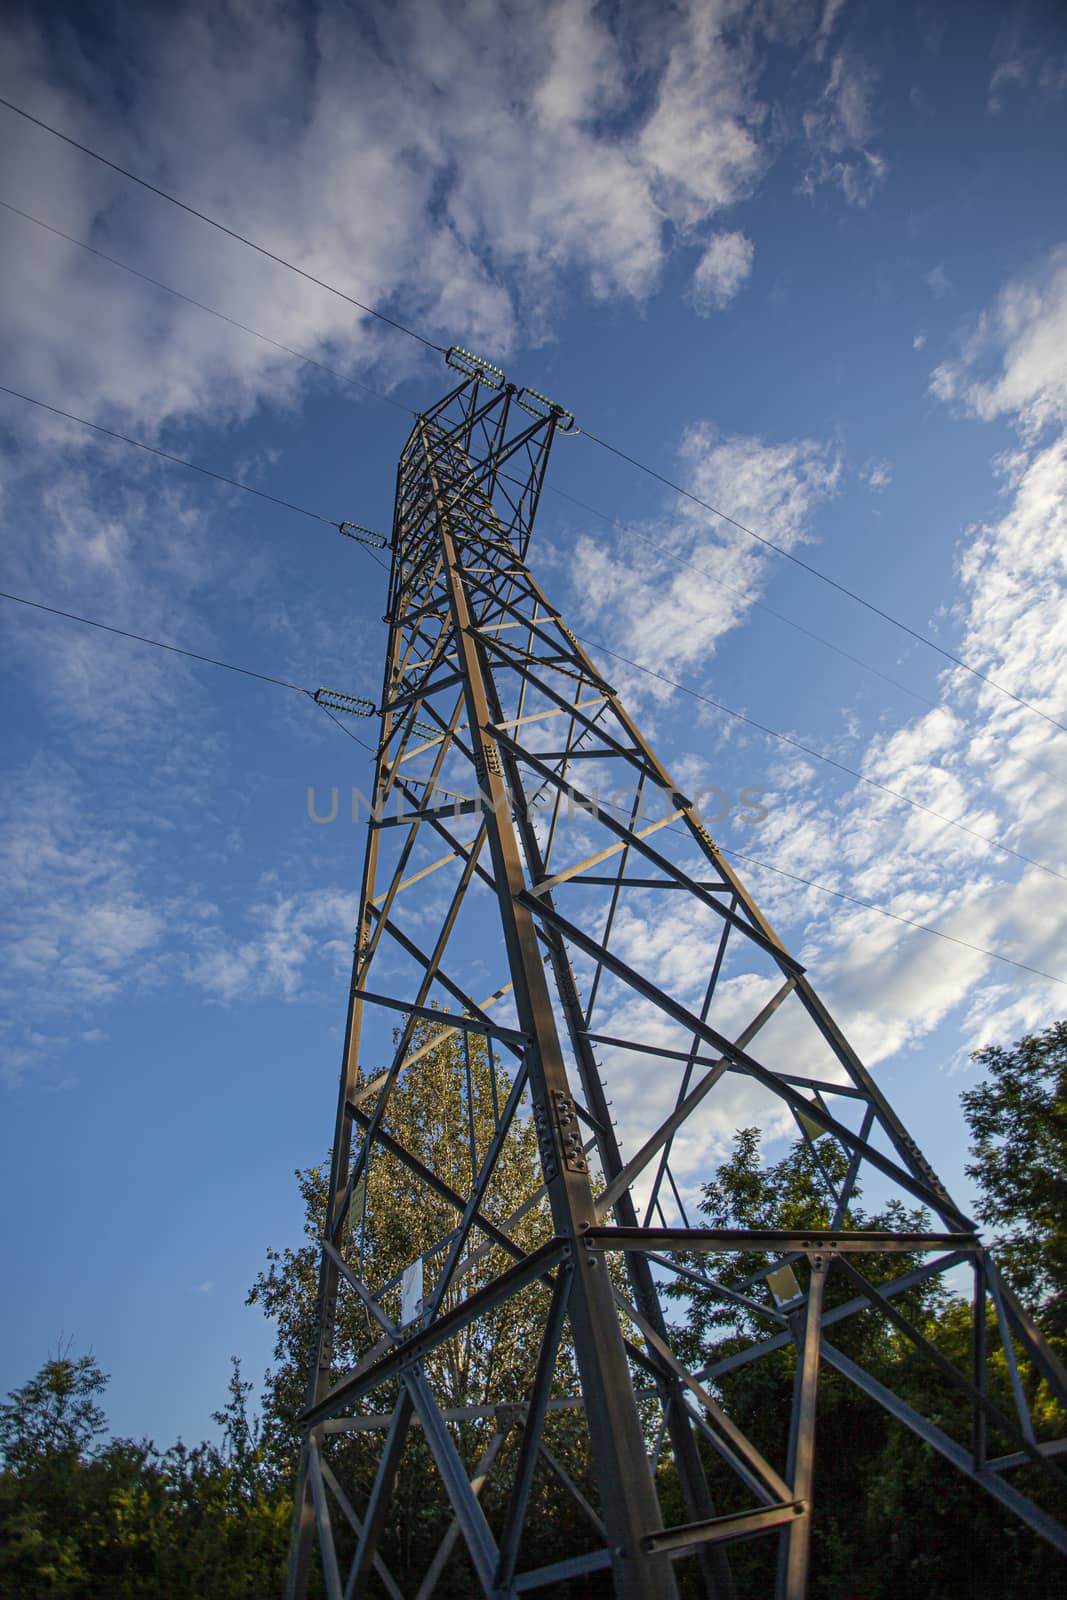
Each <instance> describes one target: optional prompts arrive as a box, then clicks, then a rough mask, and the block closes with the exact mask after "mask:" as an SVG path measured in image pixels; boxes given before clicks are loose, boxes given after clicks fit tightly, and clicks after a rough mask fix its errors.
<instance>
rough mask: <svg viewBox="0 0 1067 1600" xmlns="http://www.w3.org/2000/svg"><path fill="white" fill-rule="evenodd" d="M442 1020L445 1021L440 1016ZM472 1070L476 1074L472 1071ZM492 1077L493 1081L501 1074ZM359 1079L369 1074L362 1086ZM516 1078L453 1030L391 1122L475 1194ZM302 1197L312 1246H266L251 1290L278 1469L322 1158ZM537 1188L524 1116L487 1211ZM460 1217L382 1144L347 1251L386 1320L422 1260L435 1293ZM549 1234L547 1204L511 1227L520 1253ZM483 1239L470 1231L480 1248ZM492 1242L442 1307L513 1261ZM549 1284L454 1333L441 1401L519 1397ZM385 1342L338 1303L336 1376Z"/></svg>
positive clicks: (288, 1438) (441, 1368) (368, 1320)
mask: <svg viewBox="0 0 1067 1600" xmlns="http://www.w3.org/2000/svg"><path fill="white" fill-rule="evenodd" d="M442 1020H447V1019H445V1018H443V1019H442ZM439 1032H440V1029H439V1026H438V1025H436V1024H433V1023H422V1024H420V1025H419V1026H418V1028H417V1029H416V1032H415V1036H414V1038H413V1040H412V1045H411V1049H412V1052H413V1053H414V1052H415V1051H417V1050H419V1049H421V1048H423V1047H424V1046H425V1045H427V1044H428V1043H429V1041H430V1040H431V1039H432V1038H433V1037H434V1035H435V1034H437V1033H439ZM468 1068H469V1072H468ZM494 1080H495V1082H494ZM364 1081H365V1080H364ZM510 1088H511V1083H510V1080H509V1078H508V1075H507V1073H506V1072H505V1071H503V1069H502V1068H501V1066H500V1064H499V1063H498V1062H497V1063H495V1064H494V1067H493V1070H492V1071H491V1070H490V1063H489V1058H488V1054H487V1051H486V1047H485V1042H484V1039H482V1038H481V1037H480V1036H477V1035H475V1036H472V1038H471V1040H470V1045H469V1056H468V1051H467V1049H465V1047H464V1044H463V1040H462V1038H461V1037H460V1036H458V1035H453V1036H452V1037H451V1038H448V1039H446V1040H444V1041H443V1042H442V1043H440V1044H438V1045H436V1046H435V1047H434V1048H433V1049H431V1050H429V1051H427V1053H426V1054H424V1055H423V1056H422V1057H421V1059H420V1060H419V1061H418V1063H417V1066H416V1067H415V1068H414V1069H412V1070H409V1071H407V1072H406V1073H405V1074H404V1075H403V1076H402V1078H401V1079H400V1081H399V1083H398V1085H397V1087H396V1088H395V1090H394V1091H393V1094H392V1097H391V1099H390V1101H389V1108H388V1115H387V1117H386V1121H385V1127H386V1130H387V1131H388V1133H389V1134H390V1135H391V1136H392V1138H393V1139H395V1140H396V1141H398V1142H399V1143H400V1144H402V1145H403V1146H404V1147H405V1148H406V1149H407V1150H409V1151H410V1152H411V1153H412V1154H413V1155H415V1156H416V1157H417V1158H418V1159H419V1160H421V1161H422V1162H424V1163H425V1165H426V1166H428V1167H431V1168H432V1169H433V1171H434V1172H435V1173H436V1174H437V1175H438V1176H439V1177H440V1178H442V1179H443V1180H444V1182H445V1183H446V1184H448V1186H449V1187H450V1188H451V1189H452V1190H454V1191H455V1192H456V1193H458V1194H461V1195H463V1196H466V1195H467V1194H468V1193H469V1192H470V1187H471V1181H472V1177H471V1174H472V1164H473V1166H475V1167H477V1166H480V1164H481V1161H482V1160H483V1159H484V1156H485V1152H486V1150H487V1149H488V1146H489V1142H490V1140H491V1139H492V1137H493V1135H494V1133H495V1132H496V1116H495V1113H494V1106H501V1107H502V1106H503V1104H504V1102H505V1100H506V1098H507V1095H508V1093H509V1091H510ZM472 1146H473V1151H472ZM296 1176H297V1181H298V1183H299V1186H300V1195H301V1199H302V1201H303V1205H304V1233H305V1236H306V1238H307V1241H308V1242H307V1243H306V1244H305V1245H303V1246H302V1247H301V1248H300V1249H298V1250H291V1249H288V1250H283V1251H276V1250H271V1251H269V1252H268V1262H269V1266H268V1268H267V1270H266V1271H265V1272H261V1273H260V1274H259V1276H258V1277H257V1279H256V1281H255V1283H254V1284H253V1286H252V1289H251V1290H250V1292H249V1295H248V1303H249V1304H250V1305H259V1306H261V1307H262V1309H263V1311H264V1313H265V1315H267V1316H268V1317H270V1318H272V1319H273V1320H274V1321H275V1324H276V1339H275V1347H274V1355H275V1362H276V1365H275V1367H274V1370H273V1371H272V1372H271V1373H269V1374H268V1377H267V1410H266V1440H267V1444H268V1447H269V1449H270V1450H271V1451H272V1453H273V1458H274V1460H275V1462H276V1464H277V1466H278V1469H279V1470H280V1471H286V1470H290V1469H291V1467H292V1466H293V1464H294V1462H295V1448H296V1438H297V1431H296V1426H295V1419H296V1416H297V1415H298V1414H299V1412H300V1410H301V1409H302V1407H303V1404H304V1398H305V1385H306V1382H307V1372H308V1366H309V1362H310V1358H311V1351H310V1345H309V1340H310V1336H311V1329H312V1326H313V1322H314V1309H315V1297H316V1290H317V1281H318V1280H317V1262H318V1241H319V1240H320V1238H321V1237H322V1233H323V1230H324V1228H325V1221H326V1209H327V1199H328V1194H327V1190H328V1182H329V1168H328V1164H325V1163H324V1164H323V1165H321V1166H316V1167H310V1168H308V1169H307V1170H306V1171H304V1172H298V1173H297V1174H296ZM539 1183H540V1164H539V1160H538V1155H537V1141H536V1137H535V1135H534V1131H533V1128H532V1126H531V1123H530V1121H529V1119H528V1118H523V1119H521V1120H520V1119H518V1118H517V1119H516V1120H515V1122H514V1123H513V1124H512V1127H511V1130H510V1132H509V1134H508V1137H507V1138H506V1140H505V1141H504V1146H503V1149H502V1151H501V1153H500V1156H499V1159H498V1162H497V1166H496V1173H495V1177H494V1181H493V1184H492V1187H491V1188H490V1190H489V1191H488V1193H487V1195H486V1197H485V1202H484V1205H483V1206H482V1211H483V1212H484V1214H485V1215H487V1216H488V1217H489V1218H490V1220H492V1221H493V1222H496V1223H498V1224H502V1223H504V1222H505V1221H506V1220H507V1218H508V1217H510V1216H511V1215H512V1214H513V1213H514V1212H515V1211H517V1210H518V1209H519V1207H520V1206H521V1205H522V1204H523V1202H524V1201H526V1200H527V1199H528V1198H529V1196H530V1194H531V1192H532V1191H533V1190H534V1189H535V1188H536V1187H537V1185H538V1184H539ZM458 1220H459V1218H458V1214H457V1212H456V1210H455V1208H454V1207H453V1206H452V1205H450V1204H449V1202H448V1201H447V1200H445V1199H443V1198H442V1197H441V1196H440V1195H436V1194H434V1193H433V1192H432V1191H430V1190H429V1189H428V1188H427V1187H426V1185H425V1184H424V1183H422V1182H420V1180H419V1179H418V1178H417V1176H416V1175H415V1174H414V1173H413V1172H411V1171H410V1170H409V1169H408V1168H407V1167H406V1166H404V1165H403V1163H401V1162H400V1161H399V1160H397V1159H396V1158H395V1157H394V1156H391V1155H390V1154H388V1152H386V1151H384V1150H382V1149H381V1148H380V1147H378V1148H376V1149H375V1152H374V1154H373V1156H372V1159H371V1162H370V1166H369V1171H368V1177H367V1184H366V1204H365V1206H360V1207H353V1214H352V1215H351V1216H350V1219H349V1224H350V1225H349V1230H348V1241H347V1254H348V1258H349V1260H350V1263H351V1265H352V1267H353V1270H354V1271H356V1272H357V1273H358V1274H359V1276H360V1277H362V1278H363V1279H364V1280H365V1281H366V1282H368V1283H369V1284H370V1285H371V1286H372V1288H374V1289H377V1288H379V1287H380V1286H383V1285H387V1284H390V1283H392V1285H393V1287H392V1288H391V1289H388V1290H387V1291H386V1292H385V1293H384V1294H383V1296H382V1302H381V1303H382V1307H383V1309H384V1310H385V1311H386V1313H387V1314H389V1315H391V1316H393V1317H397V1316H398V1315H399V1310H400V1289H399V1277H400V1274H401V1273H402V1272H403V1270H404V1269H405V1268H406V1267H407V1266H408V1265H409V1264H410V1263H411V1262H412V1261H413V1260H415V1258H416V1257H418V1256H423V1257H425V1258H426V1263H425V1286H426V1289H427V1292H429V1290H430V1288H431V1286H432V1284H433V1282H434V1279H435V1277H436V1274H437V1271H438V1269H439V1267H440V1266H441V1264H442V1263H443V1260H444V1254H443V1252H442V1253H435V1254H433V1255H430V1254H428V1253H429V1252H431V1251H432V1250H433V1247H434V1246H435V1245H437V1244H438V1243H439V1242H440V1240H441V1239H442V1238H443V1237H444V1236H445V1235H447V1234H448V1233H449V1231H450V1230H451V1229H452V1228H454V1226H455V1224H456V1223H457V1221H458ZM547 1229H548V1224H547V1222H546V1204H545V1202H543V1201H542V1202H539V1203H538V1204H537V1205H535V1206H534V1207H532V1208H531V1210H530V1211H528V1212H527V1213H526V1215H525V1216H524V1217H522V1218H521V1219H520V1220H519V1221H517V1222H516V1223H515V1224H513V1225H512V1226H511V1227H510V1228H509V1230H508V1231H509V1232H510V1234H511V1236H512V1237H513V1238H514V1239H515V1240H516V1242H517V1243H518V1244H520V1245H521V1246H522V1247H523V1248H524V1249H529V1248H532V1246H533V1245H534V1244H535V1243H536V1242H538V1240H540V1239H541V1238H543V1237H544V1236H545V1234H546V1231H547ZM484 1243H485V1236H484V1235H483V1234H482V1233H480V1232H479V1230H478V1229H477V1228H476V1229H475V1230H474V1231H473V1232H472V1234H471V1238H470V1248H471V1250H472V1251H474V1250H478V1249H479V1248H480V1247H481V1246H482V1245H483V1244H484ZM509 1259H510V1258H509V1257H508V1256H507V1255H506V1254H505V1253H504V1251H503V1250H501V1249H500V1248H499V1247H497V1246H493V1247H491V1248H489V1249H487V1250H486V1251H485V1253H484V1255H482V1256H481V1257H480V1259H479V1260H478V1261H477V1262H476V1263H474V1264H473V1265H472V1266H471V1267H470V1268H469V1269H468V1270H465V1271H462V1275H460V1276H457V1278H456V1279H455V1281H454V1283H453V1285H452V1287H451V1288H450V1289H449V1291H448V1293H447V1294H446V1296H445V1299H444V1302H443V1306H444V1309H445V1310H448V1309H449V1308H450V1307H451V1306H453V1305H455V1304H457V1303H459V1302H460V1301H462V1300H464V1299H466V1298H467V1297H468V1296H469V1295H471V1294H473V1293H474V1291H475V1290H476V1289H478V1288H479V1287H480V1286H481V1285H482V1284H484V1283H487V1282H488V1281H489V1280H490V1279H491V1278H494V1277H496V1276H497V1275H498V1274H499V1273H500V1272H501V1271H502V1270H503V1269H504V1267H506V1266H507V1265H508V1264H509ZM544 1300H545V1291H544V1290H543V1289H542V1288H541V1287H540V1286H538V1285H535V1286H533V1287H532V1288H531V1289H529V1290H527V1291H525V1292H524V1293H522V1294H520V1295H517V1296H515V1297H513V1298H512V1299H511V1300H509V1301H507V1302H506V1303H505V1304H504V1305H502V1306H500V1307H499V1308H498V1309H497V1310H496V1311H495V1312H494V1313H493V1314H492V1316H490V1317H489V1318H487V1319H484V1320H480V1321H479V1322H478V1323H477V1324H476V1325H472V1326H470V1327H468V1328H467V1329H465V1330H464V1331H463V1332H462V1333H460V1334H458V1335H457V1336H456V1337H455V1338H454V1339H450V1340H448V1341H447V1342H446V1343H444V1344H443V1345H441V1346H439V1347H438V1349H437V1350H436V1351H435V1352H433V1354H432V1355H431V1357H430V1358H429V1359H428V1361H427V1369H428V1371H429V1373H430V1375H431V1378H432V1381H433V1385H434V1389H435V1392H436V1393H437V1395H438V1396H439V1398H440V1399H441V1402H442V1404H445V1405H453V1406H463V1405H473V1404H478V1403H481V1402H483V1401H485V1400H487V1399H489V1398H490V1397H492V1398H494V1399H498V1400H509V1399H518V1398H520V1396H521V1395H522V1394H523V1393H524V1392H525V1389H526V1388H527V1387H528V1385H529V1382H530V1380H531V1379H532V1376H533V1361H534V1359H535V1355H536V1350H535V1348H534V1347H533V1345H532V1344H531V1341H530V1339H529V1337H528V1335H529V1332H530V1329H531V1325H532V1319H534V1318H540V1317H541V1316H543V1313H544V1304H543V1302H544ZM380 1337H381V1328H380V1326H379V1324H378V1323H377V1321H376V1320H375V1319H374V1318H373V1316H372V1315H371V1313H370V1312H369V1311H368V1310H367V1309H366V1308H365V1307H364V1306H362V1305H361V1304H360V1303H359V1302H358V1301H357V1300H356V1299H355V1297H354V1296H353V1295H350V1294H344V1295H342V1297H341V1300H340V1302H339V1305H338V1318H337V1327H336V1336H335V1349H334V1360H335V1366H336V1368H337V1370H338V1372H342V1371H345V1370H347V1369H349V1368H351V1367H352V1366H354V1365H355V1364H356V1362H357V1361H358V1360H359V1358H360V1356H362V1355H363V1354H364V1353H365V1352H366V1351H367V1350H369V1349H370V1348H371V1347H372V1346H373V1345H374V1344H375V1343H377V1341H378V1339H379V1338H380Z"/></svg>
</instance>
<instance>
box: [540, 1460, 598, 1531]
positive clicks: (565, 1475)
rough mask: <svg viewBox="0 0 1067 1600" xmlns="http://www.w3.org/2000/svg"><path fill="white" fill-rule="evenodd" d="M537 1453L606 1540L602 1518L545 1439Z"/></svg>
mask: <svg viewBox="0 0 1067 1600" xmlns="http://www.w3.org/2000/svg"><path fill="white" fill-rule="evenodd" d="M537 1453H538V1455H539V1456H540V1457H541V1460H542V1461H543V1462H544V1463H545V1466H546V1467H547V1468H548V1470H549V1471H550V1472H551V1473H552V1475H553V1477H555V1478H558V1480H559V1482H560V1483H561V1484H562V1485H563V1487H564V1489H566V1491H567V1493H568V1494H569V1495H570V1497H571V1499H572V1500H573V1501H574V1503H575V1505H576V1506H577V1507H578V1509H579V1511H580V1512H581V1513H582V1514H583V1516H585V1517H586V1518H587V1520H588V1521H589V1523H590V1524H591V1526H592V1528H593V1530H594V1532H595V1533H596V1535H597V1537H598V1538H600V1539H606V1538H607V1536H608V1535H607V1529H606V1528H605V1527H604V1524H603V1522H602V1521H601V1519H600V1517H599V1516H598V1515H597V1513H596V1511H595V1510H594V1509H593V1507H592V1506H591V1505H590V1504H589V1501H588V1500H587V1499H586V1498H585V1495H584V1494H583V1493H582V1491H581V1490H580V1489H579V1487H578V1485H577V1484H576V1483H575V1481H574V1479H573V1478H572V1477H571V1475H570V1473H569V1472H568V1471H567V1469H566V1467H565V1466H564V1465H563V1463H562V1462H561V1461H560V1459H559V1457H558V1456H557V1455H556V1454H555V1453H554V1452H553V1451H552V1450H550V1449H549V1447H548V1445H547V1444H546V1443H545V1441H544V1438H543V1437H542V1438H541V1439H540V1440H539V1442H538V1445H537Z"/></svg>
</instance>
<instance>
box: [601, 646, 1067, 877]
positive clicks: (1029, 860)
mask: <svg viewBox="0 0 1067 1600" xmlns="http://www.w3.org/2000/svg"><path fill="white" fill-rule="evenodd" d="M575 637H576V638H578V639H581V641H582V643H583V644H587V645H589V646H590V647H591V648H592V649H594V650H600V651H602V652H603V653H604V655H607V656H611V657H612V658H613V659H614V660H616V661H621V662H622V663H623V664H624V665H625V666H627V667H633V669H634V671H635V672H643V673H645V674H646V676H648V677H650V678H657V679H658V680H659V682H660V683H667V684H669V685H670V686H671V688H672V689H680V690H681V691H682V693H683V694H687V695H690V696H691V697H692V699H694V700H699V701H700V702H701V704H702V705H706V706H714V708H715V710H716V711H722V712H724V713H725V714H726V716H728V717H735V718H736V719H737V721H738V722H743V723H745V724H746V725H747V726H748V727H750V728H756V729H757V730H758V731H759V732H760V733H764V734H767V735H768V737H769V738H771V739H777V740H779V742H780V743H781V744H787V745H790V746H791V747H792V748H793V749H794V750H799V751H801V752H802V754H804V755H806V756H811V757H813V758H814V759H815V760H816V761H823V762H825V763H826V765H827V766H828V767H836V768H837V770H838V771H839V772H844V773H847V774H848V776H849V777H850V778H856V779H858V780H859V782H860V783H866V784H869V785H870V786H871V788H872V789H881V790H882V792H883V794H888V795H892V797H893V799H894V800H902V801H903V802H904V804H905V805H908V806H911V807H912V808H913V810H915V811H923V812H925V813H926V815H927V816H928V817H935V818H936V819H937V821H938V822H945V823H947V824H948V825H949V827H952V828H959V829H960V831H961V832H963V833H969V834H970V835H971V837H972V838H974V839H980V840H981V841H982V843H983V844H989V845H992V846H993V847H994V849H996V850H1003V851H1004V853H1005V855H1009V856H1015V858H1016V859H1017V860H1018V861H1024V862H1025V863H1026V865H1027V866H1029V867H1037V868H1039V870H1040V871H1041V872H1047V873H1048V874H1049V876H1050V877H1053V878H1060V879H1061V880H1063V881H1064V882H1067V874H1065V873H1062V872H1057V870H1056V868H1055V867H1049V866H1046V865H1045V863H1044V862H1043V861H1036V860H1035V859H1034V857H1033V856H1028V855H1024V854H1023V852H1022V851H1021V850H1013V849H1012V847H1011V845H1010V844H1002V843H1001V841H1000V840H999V839H996V838H993V837H991V836H990V835H989V834H986V833H979V832H978V830H977V828H972V827H971V826H970V824H969V823H966V822H960V821H959V820H958V818H956V817H946V816H945V815H944V813H943V812H941V811H935V810H934V808H933V806H927V805H924V804H923V802H922V801H921V800H913V799H912V798H911V796H910V795H906V794H902V793H901V792H900V790H899V789H891V788H890V787H889V785H888V784H887V783H879V781H878V779H877V778H869V777H868V776H867V775H866V773H863V772H859V771H857V769H856V768H855V767H849V766H846V764H845V763H844V762H843V761H838V760H836V759H835V757H834V756H828V755H826V754H825V752H823V751H822V750H815V749H813V747H812V746H811V745H807V744H802V743H801V741H800V740H799V739H794V738H792V737H791V736H790V735H789V734H788V733H779V732H778V730H777V729H776V728H768V727H767V726H766V724H765V723H762V722H757V721H756V719H755V717H750V716H747V715H746V714H745V712H743V711H735V710H734V709H733V707H732V706H728V705H725V704H724V703H723V702H722V701H721V700H716V699H714V698H713V697H712V696H711V695H707V694H701V692H700V690H699V689H694V688H692V687H691V686H690V685H689V684H687V683H679V682H678V680H677V679H676V678H669V677H668V676H667V674H666V673H665V672H657V671H656V670H655V668H653V667H645V666H642V664H641V662H640V661H631V660H630V658H629V656H624V655H620V654H619V652H618V651H617V650H609V649H608V647H607V645H606V644H601V643H600V642H599V641H598V640H596V639H589V638H586V637H585V636H584V635H583V634H576V635H575Z"/></svg>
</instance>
